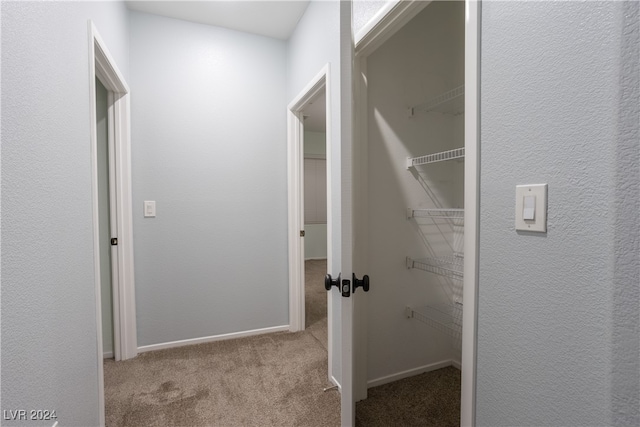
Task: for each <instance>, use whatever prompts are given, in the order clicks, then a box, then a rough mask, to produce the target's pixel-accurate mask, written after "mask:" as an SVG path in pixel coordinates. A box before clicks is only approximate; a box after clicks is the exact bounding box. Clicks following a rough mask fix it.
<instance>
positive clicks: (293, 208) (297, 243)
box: [287, 64, 337, 385]
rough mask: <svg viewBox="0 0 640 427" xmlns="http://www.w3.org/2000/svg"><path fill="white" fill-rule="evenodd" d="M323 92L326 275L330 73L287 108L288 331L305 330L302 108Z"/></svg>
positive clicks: (323, 71) (324, 71)
mask: <svg viewBox="0 0 640 427" xmlns="http://www.w3.org/2000/svg"><path fill="white" fill-rule="evenodd" d="M322 90H324V91H325V103H326V105H325V106H326V112H325V114H326V124H325V133H326V144H325V145H326V161H327V163H326V165H327V271H332V270H331V267H332V265H331V259H332V258H331V255H332V248H331V247H332V245H331V243H332V237H331V236H332V230H333V223H332V219H331V205H332V203H331V171H332V167H331V131H330V129H331V70H330V66H329V64H326V65H324V66H323V67H322V69H321V70H320V71H319V72H318V74H316V76H315V77H314V78H313V79H311V81H309V83H307V85H306V86H305V87H304V89H302V91H301V92H300V93H299V94H298V95H297V96H296V97H295V98H294V99H293V100H292V101H291V102H290V103H289V105H288V106H287V175H288V178H287V183H288V184H287V185H288V218H289V219H288V240H289V331H290V332H298V331H304V329H305V307H304V304H305V291H304V283H305V282H304V240H303V238H302V237H301V236H300V231H301V230H303V229H304V169H303V168H304V147H303V144H304V118H303V114H302V111H303V109H304V107H305V106H306V105H307V104H308V103H309V102H310V101H311V100H313V99H314V98H315V97H316V96H317V95H318V93H320V91H322ZM332 313H333V311H332V302H331V294H330V293H329V292H327V353H328V363H329V367H328V371H327V375H328V378H329V381H330V382H332V383H333V384H336V385H337V382H336V380H335V379H334V378H333V377H332V375H331V372H332V368H333V361H332V357H331V355H332V354H333V353H332V350H333V345H332V339H333V333H332V325H333V316H332Z"/></svg>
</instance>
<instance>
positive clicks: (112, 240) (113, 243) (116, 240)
mask: <svg viewBox="0 0 640 427" xmlns="http://www.w3.org/2000/svg"><path fill="white" fill-rule="evenodd" d="M111 246H118V238H117V237H113V238H111Z"/></svg>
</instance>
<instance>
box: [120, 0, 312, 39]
mask: <svg viewBox="0 0 640 427" xmlns="http://www.w3.org/2000/svg"><path fill="white" fill-rule="evenodd" d="M126 4H127V7H128V8H129V9H130V10H137V11H139V12H146V13H152V14H154V15H161V16H166V17H168V18H176V19H182V20H185V21H191V22H197V23H199V24H208V25H215V26H217V27H224V28H229V29H232V30H238V31H244V32H247V33H253V34H259V35H262V36H267V37H273V38H277V39H281V40H287V39H288V38H289V36H291V33H293V30H294V29H295V28H296V25H297V24H298V21H299V20H300V18H301V17H302V15H303V14H304V11H305V10H306V9H307V6H308V5H309V0H295V1H245V0H236V1H183V0H178V1H127V2H126Z"/></svg>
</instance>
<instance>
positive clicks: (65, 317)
mask: <svg viewBox="0 0 640 427" xmlns="http://www.w3.org/2000/svg"><path fill="white" fill-rule="evenodd" d="M1 7H2V107H3V111H2V306H1V312H2V322H1V323H2V361H1V365H2V386H1V394H2V410H7V411H9V410H18V409H25V410H30V409H43V410H56V414H57V417H58V421H59V423H60V425H64V426H89V425H98V423H99V421H100V420H99V403H98V372H99V371H98V361H100V363H101V362H102V355H98V354H97V340H96V337H97V322H96V295H95V291H96V289H95V286H94V280H95V277H94V253H93V222H92V218H93V213H92V203H91V201H92V194H91V155H90V153H91V145H90V124H91V120H90V115H89V111H90V109H89V107H90V101H89V99H90V98H89V82H90V80H93V79H94V77H93V76H91V77H90V76H89V41H88V40H89V35H88V29H87V20H89V19H92V20H93V21H94V23H95V24H96V27H97V28H98V31H99V32H100V34H101V36H102V38H103V39H104V41H105V43H106V45H107V46H108V48H109V50H110V51H111V53H112V55H113V57H114V58H115V61H116V63H117V65H118V67H119V68H120V71H121V72H122V74H123V75H124V77H125V79H128V77H129V50H128V18H127V11H126V9H125V6H124V4H123V3H116V2H2V6H1ZM33 423H34V422H33V421H22V422H12V421H3V423H2V424H3V425H33ZM51 424H53V421H51V422H50V423H49V424H48V425H51Z"/></svg>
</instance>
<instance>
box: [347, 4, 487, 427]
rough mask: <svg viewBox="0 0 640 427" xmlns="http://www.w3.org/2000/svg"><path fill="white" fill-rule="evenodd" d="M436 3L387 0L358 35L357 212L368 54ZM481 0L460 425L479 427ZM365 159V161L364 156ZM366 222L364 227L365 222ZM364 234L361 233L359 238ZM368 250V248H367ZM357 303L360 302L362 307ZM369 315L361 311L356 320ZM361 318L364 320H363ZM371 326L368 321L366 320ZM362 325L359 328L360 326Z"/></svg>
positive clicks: (472, 80)
mask: <svg viewBox="0 0 640 427" xmlns="http://www.w3.org/2000/svg"><path fill="white" fill-rule="evenodd" d="M429 3H431V1H422V0H394V1H390V2H387V3H386V4H385V5H384V6H383V7H382V8H381V9H380V10H379V11H378V13H377V14H376V15H375V16H374V17H373V18H372V19H371V20H370V21H369V22H368V23H367V24H366V25H365V26H364V27H363V28H362V29H361V30H360V31H358V33H357V34H356V35H355V55H356V56H355V64H354V65H355V80H354V81H355V85H356V88H355V105H356V115H355V121H356V125H355V131H356V136H355V139H356V142H355V147H356V150H357V154H355V155H354V157H355V158H356V159H360V161H359V162H357V163H355V166H356V173H357V174H358V176H355V177H354V179H356V180H357V183H358V187H357V188H358V193H359V194H360V196H359V197H358V198H355V199H354V202H355V207H354V210H355V211H356V212H365V213H366V204H367V198H366V193H367V180H366V173H367V166H366V164H364V162H365V161H366V159H367V158H368V148H367V113H366V111H367V108H368V106H367V87H366V84H367V77H366V72H367V57H368V56H369V55H370V54H372V53H373V52H374V51H375V50H376V49H377V48H378V47H380V46H381V45H382V44H383V43H384V42H385V41H387V40H388V39H389V38H390V37H391V36H392V35H393V34H395V33H396V32H397V31H398V30H399V29H401V28H402V27H403V26H404V25H405V24H406V23H407V22H409V21H410V20H411V19H412V18H413V17H414V16H416V15H417V14H418V13H419V12H420V11H422V10H423V9H424V8H425V7H427V6H428V5H429ZM479 83H480V0H465V124H464V126H465V136H464V139H465V178H464V179H465V183H464V186H465V196H464V197H465V212H464V222H465V233H464V245H465V257H464V290H463V298H464V308H463V333H462V360H461V362H462V391H461V410H460V415H461V418H460V425H461V426H473V425H475V406H476V369H477V366H476V364H477V363H476V362H477V358H476V348H477V345H476V344H477V321H478V316H477V294H478V263H479V260H478V246H479V239H478V230H479V212H480V211H479V206H480V197H479V194H480V187H479V183H480V161H479V160H480V159H479V152H480V151H479V147H480V128H479V127H480V107H479V99H480V97H479V91H480V85H479ZM363 159H364V160H363ZM358 218H359V220H358V224H356V228H355V232H356V234H355V235H356V242H357V243H358V249H359V250H356V253H357V254H358V255H357V256H356V257H355V259H354V260H355V261H356V263H358V264H356V266H355V267H354V268H362V267H364V268H365V269H366V257H364V255H363V254H362V252H365V251H366V248H367V247H368V246H367V240H366V239H367V233H366V230H363V229H362V227H363V226H364V225H366V224H365V223H364V221H362V220H361V219H360V218H366V215H360V216H359V217H358ZM363 224H364V225H363ZM358 236H360V237H359V238H358ZM363 248H364V249H363ZM356 307H357V306H356ZM364 317H365V315H364V314H362V313H360V314H359V315H356V319H362V318H364ZM360 322H363V321H362V320H360ZM364 323H365V324H366V322H364ZM361 329H362V327H360V328H359V329H358V331H359V332H360V330H361ZM356 339H357V340H358V341H357V342H358V347H362V346H363V345H364V346H366V343H364V344H363V343H362V342H361V339H362V337H360V336H359V337H356ZM356 357H358V362H357V363H356V366H366V352H364V351H358V352H357V353H356ZM356 381H357V383H356V385H355V390H356V392H357V395H358V396H360V397H362V396H365V397H366V378H364V381H363V379H362V377H361V376H360V375H357V376H356ZM363 388H364V390H363Z"/></svg>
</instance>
